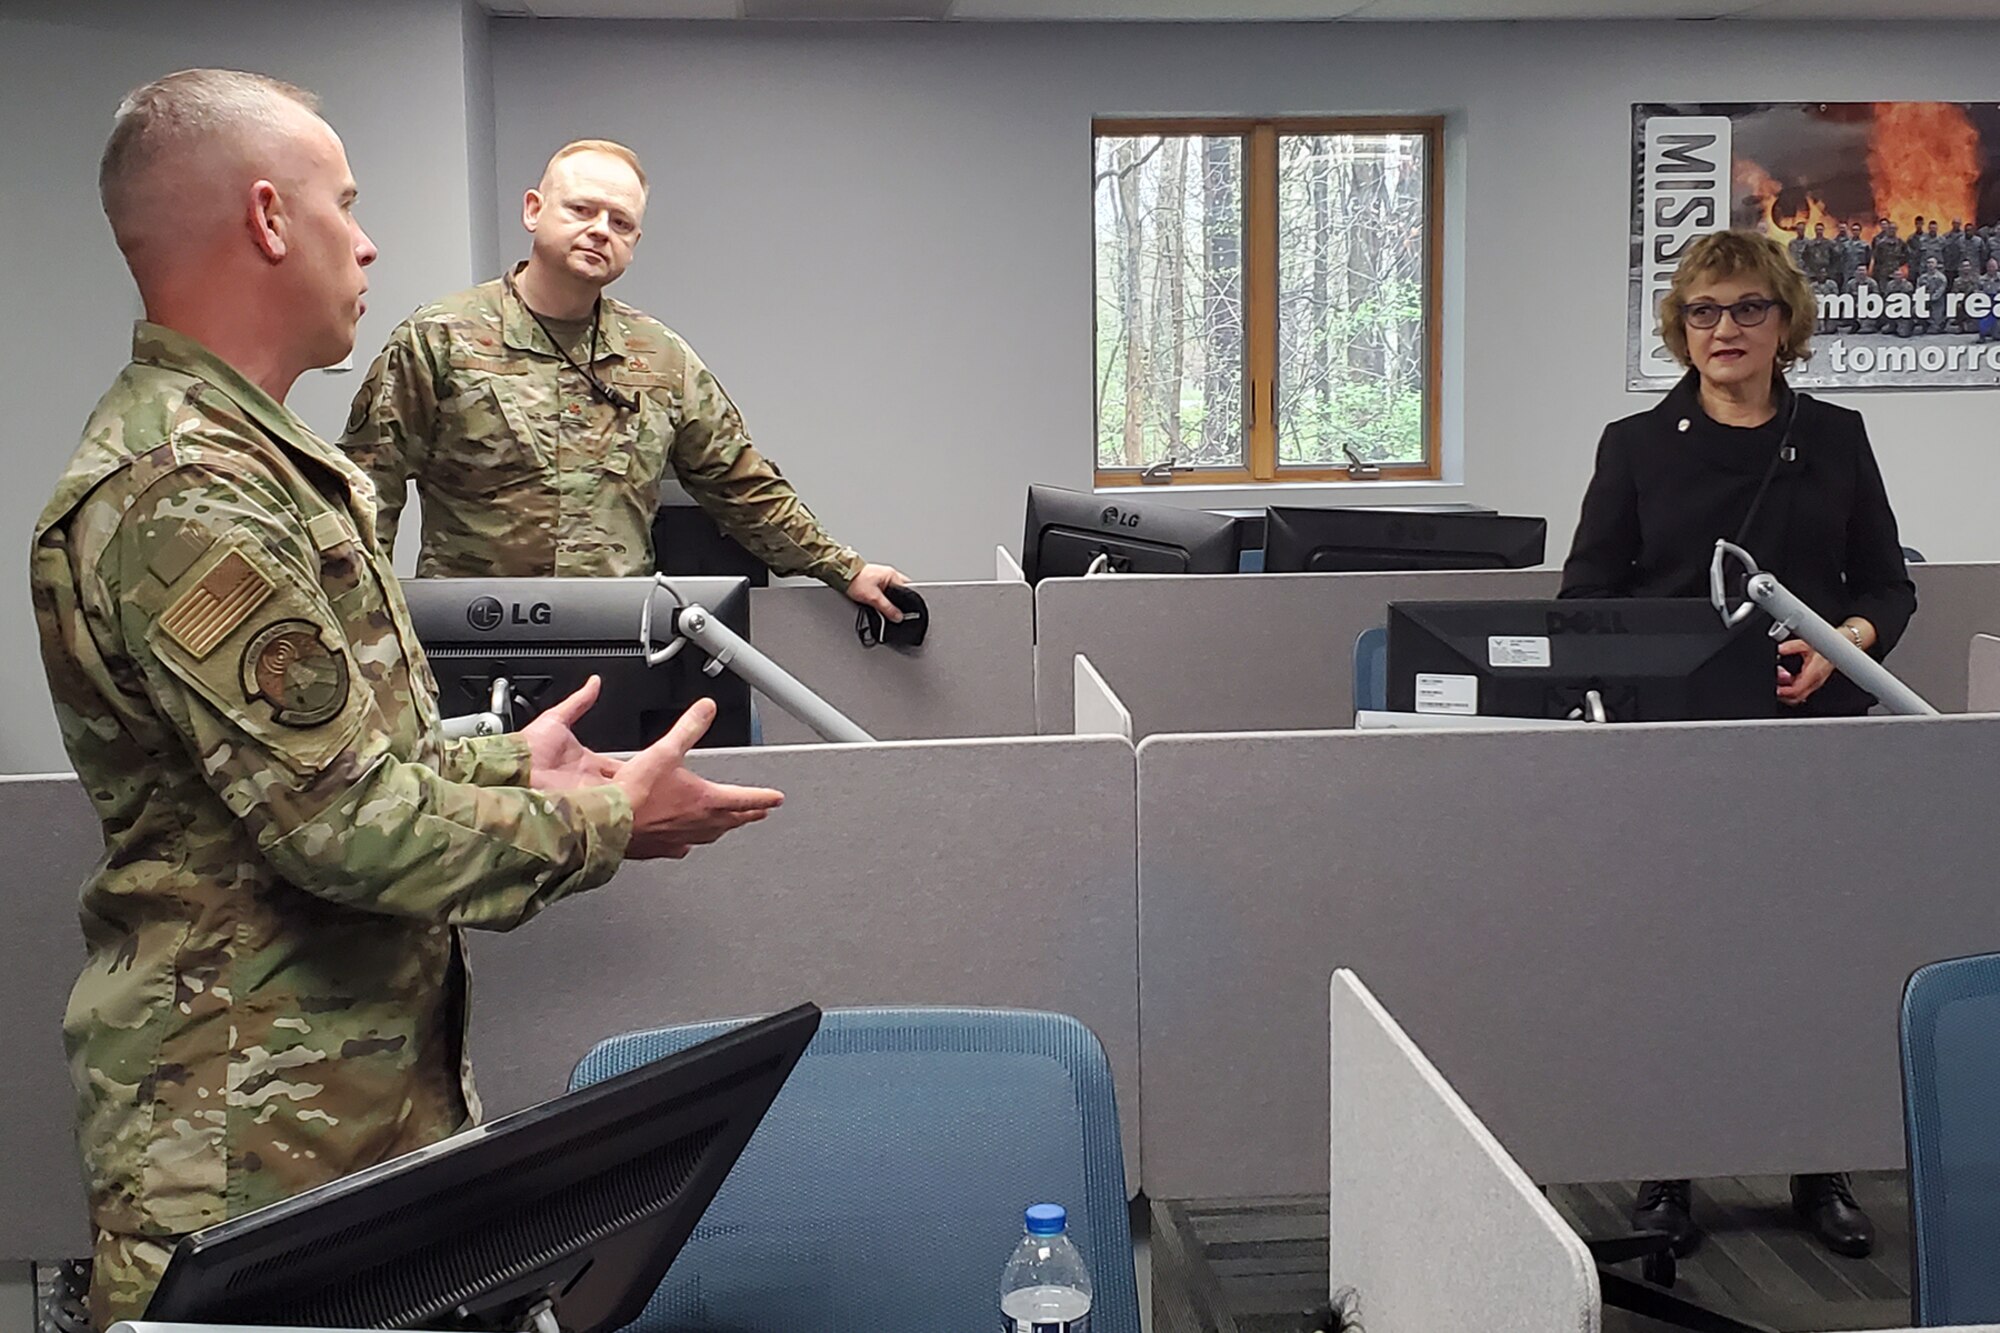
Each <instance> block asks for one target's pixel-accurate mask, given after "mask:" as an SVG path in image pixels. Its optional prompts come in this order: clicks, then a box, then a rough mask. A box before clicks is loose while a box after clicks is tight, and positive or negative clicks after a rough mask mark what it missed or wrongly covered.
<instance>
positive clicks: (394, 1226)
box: [146, 1004, 820, 1333]
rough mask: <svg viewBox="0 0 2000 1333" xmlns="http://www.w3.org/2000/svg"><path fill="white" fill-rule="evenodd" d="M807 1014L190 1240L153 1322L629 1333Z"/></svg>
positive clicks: (787, 1060) (793, 1055) (794, 1055)
mask: <svg viewBox="0 0 2000 1333" xmlns="http://www.w3.org/2000/svg"><path fill="white" fill-rule="evenodd" d="M819 1018H820V1011H819V1010H818V1009H817V1008H815V1007H814V1006H812V1005H809V1004H808V1005H801V1006H799V1007H798V1008H796V1009H792V1010H789V1011H787V1012H785V1013H783V1014H779V1015H778V1016H776V1017H774V1018H769V1019H765V1020H763V1021H761V1022H757V1023H751V1024H747V1025H745V1026H743V1027H740V1028H736V1029H734V1030H732V1031H730V1032H728V1033H726V1034H725V1035H723V1036H720V1037H717V1038H715V1039H714V1040H713V1041H707V1042H703V1043H702V1044H701V1045H699V1046H694V1047H690V1048H689V1049H687V1050H685V1051H683V1052H681V1053H680V1054H678V1055H671V1056H668V1057H666V1058H665V1059H662V1060H657V1061H654V1062H653V1063H651V1064H648V1065H644V1066H642V1067H640V1068H638V1069H634V1070H631V1071H629V1072H627V1073H624V1074H620V1075H617V1076H615V1077H613V1078H610V1079H606V1080H605V1081H604V1082H602V1083H597V1084H593V1085H592V1086H590V1087H588V1088H584V1089H582V1090H580V1091H577V1092H572V1093H569V1094H567V1095H565V1096H562V1097H558V1098H556V1099H555V1100H554V1101H549V1102H544V1103H542V1104H541V1105H540V1106H533V1107H529V1108H528V1109H527V1110H525V1111H517V1112H515V1113H514V1114H513V1115H510V1116H506V1117H504V1118H502V1119H499V1120H496V1121H494V1122H493V1123H492V1124H489V1125H483V1126H480V1127H479V1128H476V1129H471V1130H467V1131H466V1132H465V1133H463V1134H458V1135H455V1136H453V1137H452V1138H449V1139H445V1140H444V1141H442V1142H440V1143H436V1144H433V1145H432V1146H430V1147H428V1148H419V1149H418V1150H416V1151H415V1152H411V1153H407V1154H405V1155H404V1156H401V1157H397V1158H393V1159H391V1160H390V1161H387V1162H384V1163H382V1164H381V1165H380V1166H375V1167H370V1168H369V1169H367V1170H365V1171H360V1172H357V1173H355V1174H354V1175H351V1176H347V1177H344V1178H342V1179H340V1180H336V1181H333V1182H332V1183H330V1184H326V1185H321V1186H319V1187H318V1188H317V1189H311V1190H307V1191H306V1192H305V1193H303V1194H299V1195H296V1196H294V1197H293V1198H290V1199H286V1200H284V1201H283V1202H281V1203H275V1204H272V1205H270V1206H269V1207H265V1208H260V1209H258V1210H256V1211H255V1212H251V1213H245V1214H244V1215H243V1216H241V1217H237V1218H232V1219H230V1220H229V1221H227V1222H223V1223H220V1224H219V1225H216V1226H213V1227H210V1228H208V1229H207V1230H205V1231H198V1232H196V1233H195V1234H193V1235H191V1236H187V1237H185V1238H183V1239H182V1240H181V1242H180V1244H179V1245H178V1246H176V1247H175V1249H174V1253H173V1258H172V1261H171V1262H170V1263H169V1264H168V1265H167V1269H166V1273H165V1274H164V1276H163V1277H162V1278H161V1279H160V1285H159V1287H158V1288H157V1289H156V1290H155V1291H154V1293H153V1298H152V1303H151V1304H150V1305H149V1306H148V1307H147V1309H146V1318H147V1320H149V1321H158V1322H173V1323H189V1324H194V1323H199V1324H211V1325H216V1324H223V1325H254V1326H259V1327H264V1328H288V1327H289V1328H350V1329H356V1328H418V1329H473V1330H489V1331H492V1333H513V1331H514V1330H520V1329H526V1328H533V1327H534V1326H535V1324H536V1319H535V1315H536V1312H537V1311H538V1310H540V1309H541V1308H542V1307H543V1306H544V1305H547V1306H548V1307H550V1308H549V1313H550V1314H553V1316H554V1317H555V1321H556V1323H557V1325H559V1326H560V1328H561V1329H562V1330H563V1333H598V1331H599V1330H611V1329H617V1328H622V1327H623V1326H624V1325H626V1324H628V1323H630V1322H631V1321H632V1320H633V1319H634V1318H636V1317H637V1316H638V1314H639V1312H640V1311H641V1310H643V1309H644V1308H645V1305H646V1301H647V1299H648V1298H649V1297H651V1296H652V1294H653V1291H654V1290H655V1289H656V1288H657V1287H658V1286H659V1284H660V1279H661V1278H662V1277H663V1276H664V1275H665V1274H666V1271H667V1268H668V1266H669V1265H670V1264H672V1263H673V1260H674V1256H675V1255H676V1254H678V1253H679V1252H680V1248H681V1246H682V1245H684V1244H685V1243H686V1242H687V1238H688V1235H689V1233H690V1232H692V1231H693V1230H694V1226H695V1223H696V1221H697V1220H698V1219H699V1218H700V1217H701V1214H702V1211H703V1210H704V1209H705V1208H707V1207H708V1204H709V1200H711V1199H713V1198H714V1197H715V1192H716V1190H717V1189H718V1188H720V1187H721V1185H722V1182H723V1179H724V1177H726V1176H727V1175H728V1174H729V1170H730V1168H731V1167H732V1166H734V1165H735V1163H736V1158H737V1155H738V1154H740V1153H741V1152H742V1151H743V1145H744V1144H745V1143H747V1142H749V1140H750V1135H751V1132H752V1131H754V1130H755V1129H756V1128H757V1123H758V1121H760V1120H761V1119H763V1117H764V1113H765V1111H766V1110H768V1109H769V1108H770V1105H771V1102H772V1100H773V1099H774V1098H776V1097H777V1095H778V1090H779V1089H780V1088H782V1087H783V1086H784V1084H785V1080H786V1079H787V1078H789V1077H790V1076H791V1072H792V1068H793V1066H795V1065H796V1064H797V1063H798V1062H799V1057H800V1056H801V1055H803V1054H804V1053H805V1049H806V1044H807V1043H808V1042H809V1041H811V1040H812V1037H813V1034H814V1033H815V1032H816V1031H818V1029H819Z"/></svg>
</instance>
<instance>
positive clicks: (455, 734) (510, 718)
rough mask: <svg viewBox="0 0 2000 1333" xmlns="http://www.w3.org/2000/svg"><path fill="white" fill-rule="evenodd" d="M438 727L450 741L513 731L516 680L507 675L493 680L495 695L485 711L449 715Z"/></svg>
mask: <svg viewBox="0 0 2000 1333" xmlns="http://www.w3.org/2000/svg"><path fill="white" fill-rule="evenodd" d="M438 727H439V730H441V731H442V732H443V733H444V738H445V739H446V740H448V741H461V740H464V739H465V738H466V737H468V736H498V735H499V734H500V733H501V732H503V731H512V730H513V729H514V682H513V681H511V680H509V679H507V678H506V677H505V676H502V677H500V678H499V679H498V680H495V681H494V682H493V695H492V697H491V698H490V699H489V700H488V701H487V705H486V711H485V712H483V713H467V714H466V715H465V716H464V717H448V718H445V719H444V720H443V721H442V722H441V723H439V724H438Z"/></svg>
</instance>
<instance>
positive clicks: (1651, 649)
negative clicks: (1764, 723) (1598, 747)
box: [1388, 598, 1779, 722]
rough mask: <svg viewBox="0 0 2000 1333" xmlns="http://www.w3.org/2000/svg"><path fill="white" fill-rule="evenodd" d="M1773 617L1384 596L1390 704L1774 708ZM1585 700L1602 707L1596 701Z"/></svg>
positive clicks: (1509, 711) (1463, 710)
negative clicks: (1731, 620) (1736, 618)
mask: <svg viewBox="0 0 2000 1333" xmlns="http://www.w3.org/2000/svg"><path fill="white" fill-rule="evenodd" d="M1769 625H1770V621H1769V620H1768V619H1767V618H1765V617H1762V616H1753V617H1751V618H1750V619H1748V620H1746V621H1745V622H1744V623H1742V624H1740V625H1737V626H1735V627H1734V628H1727V627H1725V626H1724V625H1723V623H1722V618H1721V617H1720V616H1719V615H1717V614H1716V611H1715V608H1714V607H1712V606H1710V605H1709V604H1708V603H1707V602H1706V601H1703V600H1701V599H1699V598H1687V599H1682V598H1664V599H1646V598H1624V599H1607V600H1602V601H1599V600H1583V599H1578V600H1574V601H1548V602H1539V601H1538V602H1391V603H1390V604H1389V691H1388V703H1389V708H1390V710H1391V711H1393V712H1402V713H1411V712H1418V713H1437V714H1454V713H1455V714H1461V715H1478V716H1487V717H1526V718H1568V717H1572V716H1578V717H1582V718H1585V719H1588V720H1598V719H1597V718H1596V716H1595V714H1596V712H1597V711H1598V708H1601V712H1602V719H1601V720H1604V721H1611V722H1682V721H1694V720H1700V719H1704V718H1768V717H1775V716H1776V715H1777V712H1778V707H1779V705H1778V699H1777V689H1778V676H1777V671H1778V651H1777V645H1776V644H1775V643H1774V642H1773V641H1772V639H1771V636H1770V634H1769V632H1768V629H1769ZM1593 699H1594V701H1595V704H1596V705H1597V706H1598V708H1594V707H1593Z"/></svg>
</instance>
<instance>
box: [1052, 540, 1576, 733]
mask: <svg viewBox="0 0 2000 1333" xmlns="http://www.w3.org/2000/svg"><path fill="white" fill-rule="evenodd" d="M1559 581H1560V579H1559V576H1558V575H1557V573H1556V572H1555V571H1553V570H1495V571H1490V572H1465V573H1431V574H1216V575H1201V576H1198V577H1197V576H1189V575H1117V576H1106V577H1099V578H1089V579H1044V580H1042V582H1041V583H1039V584H1037V585H1036V587H1035V640H1036V641H1035V719H1036V728H1037V730H1039V731H1040V732H1042V733H1043V734H1044V735H1059V734H1062V733H1065V732H1067V731H1069V729H1070V726H1071V701H1072V699H1073V698H1074V697H1075V696H1074V695H1073V693H1072V690H1073V688H1074V676H1073V672H1074V666H1073V663H1074V662H1075V659H1076V655H1077V654H1078V653H1083V654H1085V655H1086V656H1088V657H1089V658H1090V661H1091V665H1093V666H1095V667H1096V668H1097V669H1098V670H1099V671H1101V672H1103V673H1104V678H1105V679H1106V680H1109V681H1110V682H1111V683H1112V684H1113V685H1114V686H1116V687H1117V690H1118V694H1119V697H1120V698H1122V699H1123V700H1124V701H1125V704H1126V706H1127V707H1129V708H1130V709H1131V710H1132V724H1133V728H1134V734H1135V735H1137V736H1139V737H1142V738H1143V737H1145V736H1150V735H1152V734H1153V733H1155V732H1161V731H1259V730H1270V731H1286V730H1295V729H1304V728H1313V727H1346V726H1351V725H1352V724H1353V722H1354V640H1355V638H1356V637H1357V636H1358V635H1359V634H1360V633H1361V631H1362V630H1364V629H1367V628H1369V627H1370V626H1375V625H1380V624H1381V623H1382V608H1383V607H1384V606H1385V605H1386V604H1387V603H1389V602H1393V601H1405V600H1420V599H1421V600H1443V599H1451V598H1475V597H1490V598H1504V597H1553V596H1555V593H1556V588H1557V586H1558V583H1559Z"/></svg>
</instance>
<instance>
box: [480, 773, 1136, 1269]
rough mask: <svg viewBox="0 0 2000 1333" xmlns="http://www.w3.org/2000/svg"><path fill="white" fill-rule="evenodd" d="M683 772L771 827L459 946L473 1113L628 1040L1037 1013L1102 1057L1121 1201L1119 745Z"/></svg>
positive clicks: (1132, 895) (1124, 807) (1132, 967)
mask: <svg viewBox="0 0 2000 1333" xmlns="http://www.w3.org/2000/svg"><path fill="white" fill-rule="evenodd" d="M694 767H695V769H696V770H697V771H698V772H700V773H701V774H702V775H703V776H705V777H709V778H714V779H716V780H719V781H725V782H740V783H754V784H759V785H766V786H775V787H777V788H779V789H780V790H782V791H783V792H784V793H785V805H784V808H783V809H781V810H779V811H778V812H777V813H775V814H774V815H773V816H772V817H771V818H770V819H769V820H767V821H765V822H764V823H761V824H758V825H756V826H754V827H751V828H747V829H743V830H741V831H740V832H738V833H734V834H732V835H730V836H729V837H727V838H725V839H723V840H722V841H721V842H719V843H716V844H715V845H714V846H712V847H705V848H697V849H696V850H695V852H694V854H693V855H692V856H690V857H689V858H688V859H687V860H685V861H653V862H635V863H632V864H629V865H627V866H626V867H625V868H624V869H623V870H622V871H620V872H619V874H618V877H617V878H616V879H615V880H613V881H612V882H611V883H610V884H608V885H606V886H605V887H603V888H601V889H598V890H596V891H594V892H592V893H589V894H585V895H584V896H583V897H581V898H579V899H577V900H576V901H575V902H569V903H563V904H559V905H558V906H557V907H556V908H554V909H553V910H552V911H551V912H550V913H549V914H548V915H547V916H546V917H545V918H543V919H541V920H538V921H535V922H531V923H530V924H529V925H528V926H527V927H525V928H524V929H522V930H520V931H517V932H515V933H513V934H511V935H479V936H477V937H476V938H473V939H472V941H471V944H472V950H473V966H474V980H473V1003H472V1013H473V1038H472V1050H473V1055H474V1066H475V1068H476V1069H477V1071H478V1073H479V1086H480V1091H481V1095H482V1097H483V1098H484V1100H485V1102H486V1108H487V1111H488V1113H489V1114H498V1113H501V1112H505V1111H510V1110H515V1109H517V1108H519V1107H522V1106H526V1105H529V1104H531V1103H534V1102H536V1101H540V1100H542V1099H544V1098H547V1097H551V1096H554V1095H555V1094H557V1093H559V1092H561V1091H562V1089H563V1088H564V1087H565V1086H567V1083H568V1079H569V1074H570V1070H571V1068H572V1066H574V1065H575V1064H576V1062H577V1061H578V1060H579V1059H581V1058H582V1056H583V1053H584V1052H585V1051H588V1050H589V1049H590V1048H591V1047H592V1046H593V1045H595V1044H596V1043H597V1042H598V1041H600V1040H602V1039H603V1038H605V1037H608V1036H611V1035H612V1034H614V1033H619V1032H627V1031H632V1030H635V1029H640V1028H654V1027H664V1026H668V1025H671V1024H677V1023H686V1022H693V1021H697V1020H702V1019H715V1018H732V1017H737V1016H741V1015H749V1014H762V1013H771V1012H775V1011H777V1010H781V1009H785V1008H789V1007H790V1006H791V1005H794V1004H797V1003H799V1002H800V1001H802V1000H811V1001H813V1002H815V1003H817V1004H820V1005H823V1006H829V1007H831V1006H852V1005H909V1004H945V1005H960V1006H967V1005H969V1006H975V1007H979V1006H996V1007H1006V1008H1022V1009H1045V1010H1054V1011H1057V1012H1060V1013H1067V1014H1070V1015H1073V1016H1074V1017H1076V1018H1077V1019H1079V1020H1081V1021H1082V1022H1083V1023H1084V1024H1085V1025H1086V1026H1087V1027H1089V1028H1090V1029H1091V1030H1092V1031H1093V1032H1095V1033H1096V1034H1097V1037H1098V1040H1099V1041H1100V1042H1102V1043H1103V1045H1104V1050H1105V1053H1106V1055H1107V1056H1108V1057H1109V1059H1110V1061H1111V1068H1112V1073H1113V1075H1114V1077H1115V1079H1116V1081H1117V1087H1118V1099H1119V1107H1118V1109H1119V1120H1120V1128H1121V1131H1122V1134H1123V1137H1124V1142H1125V1153H1126V1163H1125V1165H1126V1175H1127V1179H1128V1180H1129V1181H1130V1184H1131V1188H1133V1189H1137V1188H1138V1186H1139V1178H1140V1177H1139V1169H1138V1168H1139V1156H1138V1154H1139V1143H1140V1128H1139V1126H1140V1109H1141V1108H1140V1095H1141V1094H1140V1087H1139V1080H1138V1054H1139V1032H1138V1023H1139V1014H1138V990H1139V983H1138V975H1137V938H1138V918H1137V912H1138V885H1137V862H1136V854H1135V851H1134V845H1135V842H1136V839H1137V830H1136V827H1135V810H1136V792H1135V781H1136V775H1135V764H1134V757H1133V752H1132V747H1131V746H1130V745H1129V744H1128V743H1127V742H1125V741H1123V740H1120V739H1117V738H1113V737H1083V738H1070V737H1046V738H1034V737H1024V738H1019V739H1014V740H996V741H923V742H906V743H898V744H889V745H872V746H869V745H837V746H800V747H784V748H769V749H759V750H717V751H709V752H702V751H697V752H696V753H695V755H694ZM1000 1095H1004V1089H1003V1090H1000ZM1001 1257H1002V1258H1004V1257H1005V1256H1001ZM995 1262H996V1263H997V1262H998V1260H996V1261H995ZM995 1271H996V1273H997V1271H998V1270H997V1269H996V1270H995Z"/></svg>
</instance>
